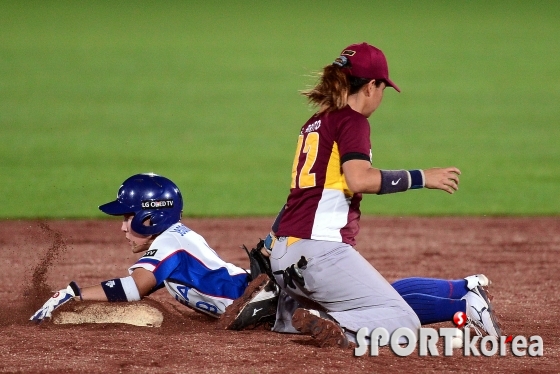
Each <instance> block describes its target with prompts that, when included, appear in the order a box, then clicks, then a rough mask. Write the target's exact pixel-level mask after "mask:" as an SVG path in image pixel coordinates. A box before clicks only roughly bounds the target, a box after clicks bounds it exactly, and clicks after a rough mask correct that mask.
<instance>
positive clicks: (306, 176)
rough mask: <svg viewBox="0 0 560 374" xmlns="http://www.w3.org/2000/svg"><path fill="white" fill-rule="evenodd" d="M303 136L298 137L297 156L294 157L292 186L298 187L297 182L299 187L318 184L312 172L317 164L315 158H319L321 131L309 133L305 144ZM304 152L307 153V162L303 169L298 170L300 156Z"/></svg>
mask: <svg viewBox="0 0 560 374" xmlns="http://www.w3.org/2000/svg"><path fill="white" fill-rule="evenodd" d="M303 138H304V136H303V135H300V136H299V137H298V143H297V152H296V157H295V158H294V164H293V165H292V185H291V188H296V183H297V186H298V187H299V188H309V187H315V186H316V185H317V184H316V181H315V173H311V168H312V167H313V165H315V160H317V153H318V149H319V133H317V132H310V133H309V134H307V137H306V138H305V144H303ZM302 146H303V149H302ZM302 152H303V153H305V163H304V164H303V166H302V167H301V169H299V170H298V166H299V156H300V154H301V153H302ZM296 181H297V182H296Z"/></svg>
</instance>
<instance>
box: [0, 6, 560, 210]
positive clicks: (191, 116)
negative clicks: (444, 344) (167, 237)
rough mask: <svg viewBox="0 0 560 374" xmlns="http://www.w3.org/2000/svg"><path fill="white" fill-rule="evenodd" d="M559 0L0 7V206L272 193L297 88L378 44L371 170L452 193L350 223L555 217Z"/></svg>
mask: <svg viewBox="0 0 560 374" xmlns="http://www.w3.org/2000/svg"><path fill="white" fill-rule="evenodd" d="M558 14H560V2H556V1H549V2H546V1H542V2H536V3H535V2H531V3H530V2H525V1H472V2H449V1H430V2H413V1H410V2H388V1H387V2H375V1H366V0H364V1H354V2H353V1H349V2H341V1H323V2H304V1H299V0H298V1H278V2H243V1H238V2H232V1H224V2H222V1H205V2H188V1H187V2H176V1H157V2H155V1H150V2H147V1H145V2H118V3H115V2H109V1H82V2H77V1H68V2H62V1H46V2H43V1H37V2H30V1H2V2H0V135H1V139H2V146H1V147H0V176H1V177H2V181H3V182H2V183H0V196H2V197H3V202H2V209H0V217H3V218H23V217H64V218H72V217H92V216H101V213H100V212H98V210H97V206H98V205H100V204H101V203H104V202H106V201H108V200H110V199H113V198H114V197H115V194H116V190H117V188H118V186H119V184H120V183H121V182H122V181H123V180H124V179H125V178H127V177H128V176H129V175H131V174H134V173H137V172H145V171H153V172H156V173H159V174H163V175H165V176H168V177H169V178H171V179H173V180H174V181H176V182H177V184H178V185H179V186H180V188H181V190H182V191H183V193H184V196H185V198H186V205H185V214H186V215H190V216H206V215H210V216H213V215H253V214H259V215H270V214H274V213H275V212H277V210H278V209H279V207H280V206H281V205H282V204H283V202H284V201H285V198H286V196H287V192H288V188H289V178H290V169H291V163H292V157H293V153H294V147H295V141H296V136H297V133H298V130H299V127H300V126H301V124H302V123H303V122H304V121H305V120H306V119H307V117H308V116H309V115H311V114H312V112H311V109H310V108H309V107H308V106H307V105H306V103H305V100H304V99H303V98H302V97H301V96H299V95H298V90H300V89H304V88H306V86H308V85H310V84H312V83H313V79H312V78H311V77H310V76H309V74H310V73H311V72H313V71H316V70H319V69H320V68H321V67H322V66H323V65H325V64H327V63H330V62H331V61H332V60H333V59H334V58H335V57H337V54H338V52H339V50H341V49H342V48H343V47H345V46H346V45H348V44H350V43H353V42H360V41H368V42H370V43H372V44H374V45H377V46H379V47H380V48H382V49H383V50H384V51H385V53H386V55H387V57H388V60H389V66H390V72H391V78H392V79H393V80H394V81H395V82H396V83H397V84H398V85H399V86H400V88H401V89H402V93H401V94H397V93H396V92H394V91H389V90H388V91H386V94H385V98H384V102H383V104H382V106H381V107H380V109H379V110H378V112H376V113H375V114H374V115H373V117H372V118H371V120H370V122H371V124H372V143H373V156H374V165H375V166H377V167H380V168H427V167H430V166H448V165H454V166H457V167H459V168H460V169H461V170H462V172H463V175H462V179H461V187H460V191H459V192H458V193H457V194H455V195H453V196H449V195H447V194H445V193H442V192H436V191H412V192H409V193H406V194H400V195H392V196H369V197H366V198H365V199H364V201H363V211H364V213H366V214H391V215H413V214H421V215H432V214H438V215H439V214H445V215H466V214H469V215H498V214H499V215H502V214H516V215H533V214H534V215H540V214H553V215H556V214H559V213H560V194H559V193H558V187H559V186H560V173H559V171H560V167H559V166H558V165H559V161H560V144H559V143H560V129H559V126H558V124H559V120H560V105H559V102H560V78H559V77H560V64H559V63H558V61H559V60H560V43H559V42H558V40H560V25H559V23H558V19H557V15H558Z"/></svg>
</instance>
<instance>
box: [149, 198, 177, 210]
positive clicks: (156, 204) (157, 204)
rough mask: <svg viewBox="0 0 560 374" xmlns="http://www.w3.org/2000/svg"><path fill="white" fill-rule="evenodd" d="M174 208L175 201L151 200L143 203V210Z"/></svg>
mask: <svg viewBox="0 0 560 374" xmlns="http://www.w3.org/2000/svg"><path fill="white" fill-rule="evenodd" d="M163 208H173V200H149V201H142V209H163Z"/></svg>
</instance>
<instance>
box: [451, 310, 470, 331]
mask: <svg viewBox="0 0 560 374" xmlns="http://www.w3.org/2000/svg"><path fill="white" fill-rule="evenodd" d="M453 323H454V324H455V326H457V327H458V328H461V327H463V326H465V323H467V315H466V314H465V312H457V313H455V315H454V316H453Z"/></svg>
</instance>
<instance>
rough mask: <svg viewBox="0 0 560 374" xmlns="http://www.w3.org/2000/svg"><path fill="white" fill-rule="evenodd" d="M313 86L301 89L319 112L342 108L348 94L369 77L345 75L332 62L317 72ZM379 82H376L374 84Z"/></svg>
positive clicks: (358, 87)
mask: <svg viewBox="0 0 560 374" xmlns="http://www.w3.org/2000/svg"><path fill="white" fill-rule="evenodd" d="M318 77H319V79H318V82H317V84H316V85H315V87H313V88H311V89H308V90H304V91H301V94H302V95H303V96H305V97H307V101H308V102H309V103H310V104H311V105H314V106H318V107H319V114H320V113H323V112H330V111H333V110H337V109H342V108H344V107H345V106H346V104H347V103H348V95H352V94H355V93H356V92H358V91H359V90H360V88H362V86H363V85H365V84H366V83H368V82H370V81H371V79H364V78H358V77H354V76H351V75H347V74H346V72H345V71H344V68H342V67H340V66H338V65H336V64H332V65H327V66H325V67H324V68H323V71H322V73H319V74H318ZM378 84H381V82H376V85H378Z"/></svg>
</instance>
